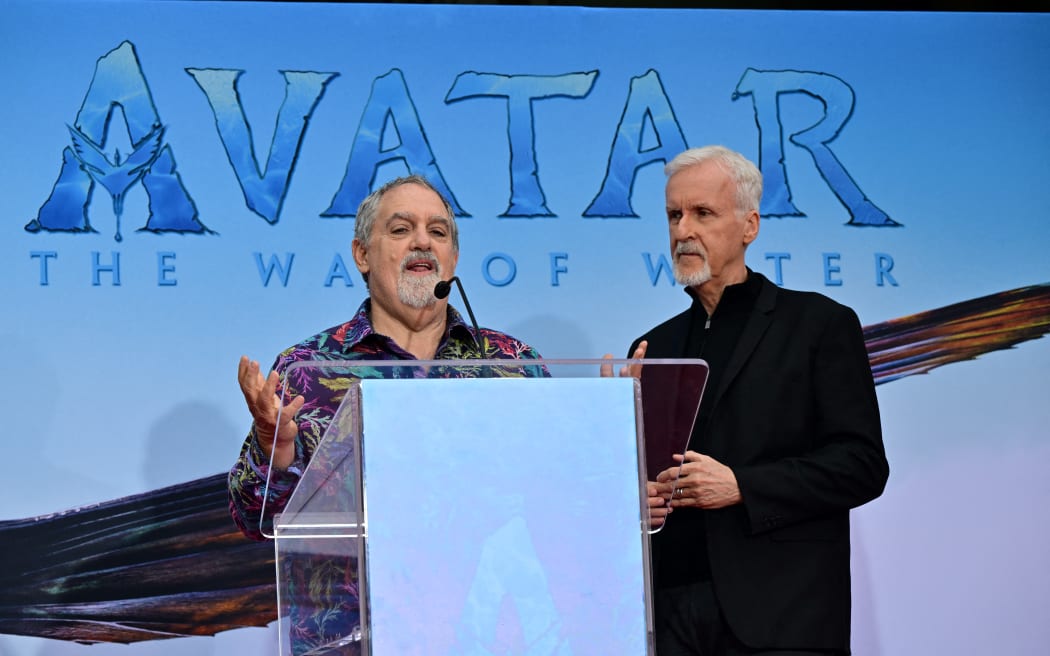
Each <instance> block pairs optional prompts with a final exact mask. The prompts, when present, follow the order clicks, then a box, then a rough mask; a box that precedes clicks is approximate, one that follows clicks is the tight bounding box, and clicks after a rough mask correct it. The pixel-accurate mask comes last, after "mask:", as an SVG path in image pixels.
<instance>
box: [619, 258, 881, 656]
mask: <svg viewBox="0 0 1050 656" xmlns="http://www.w3.org/2000/svg"><path fill="white" fill-rule="evenodd" d="M750 275H753V276H759V277H760V278H761V280H762V286H761V290H760V291H759V294H758V298H757V301H756V303H755V307H754V309H753V310H752V312H751V314H750V316H749V317H748V318H747V321H746V323H745V327H744V329H743V333H742V334H741V335H740V338H739V341H738V343H737V346H736V348H735V349H734V351H733V353H732V355H731V356H730V358H729V362H728V365H727V367H726V371H724V372H723V373H722V376H721V380H720V381H719V385H718V389H708V390H706V392H705V394H713V395H715V396H714V405H713V406H712V408H711V418H710V423H709V428H708V431H707V434H706V435H705V436H704V444H705V450H706V455H709V456H711V457H713V458H715V459H716V460H718V461H720V462H722V463H723V464H725V465H728V466H729V467H731V468H732V469H733V472H734V474H735V475H736V478H737V482H738V484H739V486H740V492H741V495H742V497H743V504H742V505H737V506H732V507H729V508H723V509H720V510H713V511H706V512H705V515H706V527H707V530H706V537H707V543H708V544H707V547H708V553H709V557H710V564H711V571H712V582H713V584H714V588H715V593H716V595H717V597H718V600H719V602H720V604H721V606H722V610H723V612H724V614H725V617H726V620H727V622H728V623H729V625H730V627H731V628H732V629H733V631H734V633H735V634H736V636H737V637H738V638H739V639H740V640H741V641H743V642H744V643H745V644H747V645H749V646H752V647H756V648H776V649H789V648H823V649H847V650H848V649H849V635H850V603H851V602H850V570H849V567H850V564H849V561H850V543H849V534H850V527H849V510H850V509H851V508H855V507H857V506H859V505H861V504H863V503H865V502H867V501H870V500H871V499H874V498H875V497H877V496H879V495H880V494H881V493H882V490H883V488H884V487H885V484H886V479H887V477H888V475H889V465H888V463H887V462H886V454H885V450H884V448H883V443H882V429H881V424H880V420H879V409H878V403H877V400H876V396H875V385H874V382H873V380H872V375H871V367H870V364H869V362H868V357H867V350H866V348H865V345H864V337H863V334H862V331H861V326H860V322H859V320H858V319H857V315H856V314H855V313H854V312H853V310H851V309H850V308H848V307H846V306H844V305H841V304H839V303H836V302H835V301H833V300H831V299H829V298H827V297H825V296H822V295H820V294H816V293H811V292H797V291H790V290H786V289H781V288H778V287H777V286H776V285H774V284H773V283H771V282H770V281H769V280H767V279H765V278H764V277H762V276H761V275H760V274H756V273H751V274H750ZM696 302H699V301H696ZM690 319H691V317H690V311H688V310H687V311H686V312H683V313H682V314H679V315H678V316H675V317H673V318H672V319H670V320H668V321H666V322H664V323H662V324H660V325H659V326H657V327H655V328H653V329H652V330H651V331H649V332H648V333H646V334H645V335H644V336H642V337H641V338H639V339H638V340H636V341H635V343H634V345H632V346H631V350H630V353H633V352H634V349H635V347H636V346H637V344H638V342H639V341H641V340H642V339H645V340H648V342H649V346H648V350H647V351H646V354H645V356H646V357H647V358H673V357H686V356H687V354H686V353H685V352H684V351H685V347H686V343H687V341H688V336H689V331H690V330H691V329H692V328H693V327H692V326H691V323H692V322H691V320H690ZM712 320H713V321H718V313H717V310H716V312H715V314H714V316H713V318H712ZM696 329H698V330H702V327H701V326H697V327H696ZM643 394H644V390H643ZM669 521H674V515H673V514H672V515H671V516H670V520H669ZM657 566H659V564H658V563H657Z"/></svg>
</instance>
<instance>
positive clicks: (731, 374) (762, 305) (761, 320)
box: [712, 273, 777, 407]
mask: <svg viewBox="0 0 1050 656" xmlns="http://www.w3.org/2000/svg"><path fill="white" fill-rule="evenodd" d="M752 275H756V276H759V277H761V278H762V289H761V291H759V293H758V298H757V299H756V300H755V309H754V310H753V311H752V312H751V316H749V317H748V319H747V323H746V324H744V331H743V332H742V333H741V334H740V339H739V341H737V344H736V348H735V349H733V354H732V355H731V356H729V363H728V364H727V365H726V371H725V374H724V375H723V376H722V378H721V380H720V381H719V383H718V389H717V390H715V398H714V405H715V406H717V405H718V402H719V401H721V400H722V395H723V394H725V391H726V390H727V389H729V385H730V384H732V382H733V380H734V379H736V376H737V374H739V373H740V370H741V369H742V368H743V366H744V363H745V362H747V360H748V358H750V357H751V354H752V353H753V352H754V350H755V348H757V347H758V343H759V342H760V341H761V340H762V335H764V334H765V332H766V329H767V328H769V324H770V323H771V322H772V321H773V309H774V307H775V306H776V303H777V286H776V285H774V284H773V283H771V282H769V280H767V279H766V277H765V276H762V274H759V273H754V274H752ZM712 407H714V406H712Z"/></svg>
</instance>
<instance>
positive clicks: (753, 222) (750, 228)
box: [744, 210, 761, 246]
mask: <svg viewBox="0 0 1050 656" xmlns="http://www.w3.org/2000/svg"><path fill="white" fill-rule="evenodd" d="M760 223H761V221H760V219H759V216H758V212H756V211H755V210H751V211H750V212H748V213H747V216H746V217H745V218H744V245H745V246H747V245H748V244H750V243H751V242H753V241H755V238H756V237H758V228H759V224H760Z"/></svg>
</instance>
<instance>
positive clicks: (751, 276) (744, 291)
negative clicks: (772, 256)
mask: <svg viewBox="0 0 1050 656" xmlns="http://www.w3.org/2000/svg"><path fill="white" fill-rule="evenodd" d="M761 290H762V276H761V275H759V274H757V273H755V272H754V271H752V270H751V267H747V279H745V280H744V282H739V283H737V284H735V285H729V286H728V287H726V288H725V289H723V290H722V298H721V299H719V301H718V307H724V306H730V307H731V306H733V305H736V304H737V303H740V302H744V303H747V304H748V305H751V304H754V302H755V300H756V299H757V298H758V293H759V292H760V291H761ZM685 292H686V293H687V294H689V297H690V298H691V299H693V306H694V307H699V308H700V309H701V310H704V314H705V315H706V314H707V310H705V309H704V305H703V303H701V302H700V294H698V293H697V291H696V290H695V289H693V288H692V287H686V288H685ZM716 309H717V308H716Z"/></svg>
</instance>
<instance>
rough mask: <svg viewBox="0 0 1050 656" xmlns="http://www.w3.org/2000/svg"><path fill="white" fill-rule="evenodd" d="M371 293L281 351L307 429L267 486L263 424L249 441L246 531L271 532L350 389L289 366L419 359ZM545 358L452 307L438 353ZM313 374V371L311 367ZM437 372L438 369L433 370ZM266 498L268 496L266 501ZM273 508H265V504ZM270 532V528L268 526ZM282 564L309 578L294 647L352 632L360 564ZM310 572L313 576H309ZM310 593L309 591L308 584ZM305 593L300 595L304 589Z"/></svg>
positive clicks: (297, 650)
mask: <svg viewBox="0 0 1050 656" xmlns="http://www.w3.org/2000/svg"><path fill="white" fill-rule="evenodd" d="M370 310H371V300H370V299H366V300H365V301H364V302H363V303H362V304H361V307H360V308H359V309H358V310H357V313H356V314H355V315H354V317H353V318H352V319H350V320H349V321H347V322H346V323H343V324H341V325H338V326H334V327H332V328H329V329H328V330H325V331H323V332H321V333H319V334H317V335H314V336H313V337H310V338H308V339H306V340H304V341H302V342H300V343H298V344H296V345H295V346H292V347H291V348H288V349H286V350H285V351H283V352H282V353H281V354H280V355H278V356H277V360H276V362H275V363H274V366H273V369H274V371H276V372H277V373H278V374H279V375H280V377H281V382H282V383H285V382H287V383H288V386H289V391H290V392H293V393H294V394H301V395H302V396H303V397H304V398H305V403H304V405H303V407H302V409H301V410H300V412H299V414H298V415H296V420H297V422H298V424H299V434H298V436H297V437H296V458H295V461H294V462H293V463H292V465H291V466H290V467H289V468H288V469H286V470H283V471H275V472H274V473H273V476H272V478H271V481H270V487H269V489H268V490H267V488H266V480H267V477H268V475H269V473H270V472H269V458H268V457H267V456H266V454H265V453H264V452H263V450H262V448H261V447H260V446H259V444H258V442H257V440H256V433H255V425H254V424H252V427H251V430H249V432H248V436H247V438H246V439H245V441H244V444H243V446H242V447H241V452H240V457H239V458H238V459H237V462H236V463H235V464H234V466H233V468H232V470H231V471H230V476H229V491H230V513H231V514H232V515H233V519H234V521H235V522H236V523H237V526H238V527H239V528H240V529H241V531H242V532H243V533H244V534H245V535H247V536H248V537H250V538H252V539H255V540H263V539H265V535H264V533H263V531H262V530H260V523H261V522H263V520H264V516H263V515H264V512H265V524H266V525H267V526H269V525H270V524H271V523H272V521H273V516H274V515H275V514H277V513H280V512H281V511H282V510H283V509H284V507H285V505H286V504H287V502H288V499H289V498H290V497H291V495H292V492H293V491H294V490H295V486H296V484H297V483H298V482H299V479H300V477H301V476H302V473H303V469H304V468H305V465H306V463H308V462H310V459H311V457H312V456H313V453H314V451H315V450H316V449H317V446H318V444H319V443H320V441H321V438H322V437H323V436H324V433H325V431H326V429H327V428H328V426H329V424H330V423H331V421H332V418H333V416H334V415H335V412H336V410H337V409H338V408H339V405H340V403H341V402H342V400H343V397H344V396H345V394H346V386H345V385H344V386H333V385H323V384H322V385H318V384H310V383H309V381H307V380H305V379H303V380H300V379H299V378H297V375H298V374H299V373H300V372H304V370H302V369H298V370H295V371H293V372H292V374H291V375H290V376H288V378H289V380H287V381H286V380H285V378H286V373H285V370H286V369H287V368H288V367H289V366H290V365H291V364H292V363H294V362H302V361H310V360H329V361H347V360H416V358H415V356H413V355H412V354H410V353H408V352H407V351H405V350H404V349H403V348H401V347H400V346H398V344H397V343H396V342H394V340H392V339H391V338H389V337H387V336H385V335H382V334H380V333H377V332H376V331H375V329H374V328H373V326H372V322H371V321H370V319H369V315H370ZM482 353H484V358H486V359H539V357H540V356H539V354H538V353H537V352H536V351H535V350H534V349H533V348H532V347H530V346H529V345H527V344H525V343H523V342H521V341H518V340H517V339H514V338H513V337H511V336H509V335H506V334H504V333H501V332H497V331H494V330H489V329H486V328H482V329H480V332H479V333H478V334H475V332H474V331H473V330H472V329H471V328H470V327H468V326H467V324H466V323H464V321H463V317H462V316H461V315H460V314H459V312H457V311H456V310H455V309H454V308H453V307H452V306H451V305H449V306H448V310H447V318H446V329H445V335H444V337H443V338H442V340H441V343H440V344H439V345H438V349H437V353H436V354H435V355H434V359H435V360H461V359H462V360H467V359H478V358H481V357H482ZM381 371H382V374H381V375H383V376H384V377H391V378H393V377H397V378H400V377H418V376H420V375H426V374H421V373H420V370H419V368H416V367H404V368H401V367H392V368H390V369H383V370H381ZM304 375H305V374H304ZM430 375H431V376H433V375H435V374H434V372H431V374H430ZM436 375H438V376H442V377H468V376H470V375H471V374H470V371H469V368H456V369H454V370H448V371H443V372H440V373H437V374H436ZM525 375H541V376H542V375H546V372H545V369H544V368H543V367H542V366H538V367H535V368H534V369H533V370H532V371H526V372H525ZM264 501H265V503H264ZM264 508H265V511H264ZM267 532H269V531H267ZM282 567H286V568H292V569H294V570H296V571H294V572H292V571H288V572H284V574H285V575H288V576H289V578H290V579H292V580H302V581H308V583H307V584H305V585H304V587H308V588H309V590H310V592H309V593H308V597H309V598H300V599H298V602H297V603H298V607H297V608H292V609H289V611H290V615H291V618H292V627H291V631H292V635H291V642H292V651H293V653H294V654H301V653H305V652H306V651H308V650H309V649H311V648H313V647H316V646H318V645H321V644H324V643H325V642H327V641H328V640H329V639H332V638H334V637H337V636H339V635H345V634H346V633H347V632H348V631H349V630H350V628H351V627H353V626H355V623H356V622H357V620H358V608H357V601H356V600H357V582H356V581H355V580H354V577H355V575H356V568H355V567H354V566H352V564H349V563H346V564H342V565H336V566H333V563H325V564H324V566H321V567H319V566H318V563H315V562H304V563H300V564H296V563H294V562H288V563H282ZM304 577H305V578H304ZM304 592H305V590H304ZM296 596H297V597H298V594H297V595H296Z"/></svg>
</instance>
